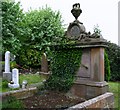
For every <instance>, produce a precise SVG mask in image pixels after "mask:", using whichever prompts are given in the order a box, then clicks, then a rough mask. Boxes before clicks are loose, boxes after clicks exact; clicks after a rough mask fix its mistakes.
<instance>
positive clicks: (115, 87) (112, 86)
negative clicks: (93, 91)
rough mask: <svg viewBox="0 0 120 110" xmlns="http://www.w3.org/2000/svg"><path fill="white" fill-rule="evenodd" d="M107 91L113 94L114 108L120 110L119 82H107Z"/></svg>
mask: <svg viewBox="0 0 120 110" xmlns="http://www.w3.org/2000/svg"><path fill="white" fill-rule="evenodd" d="M108 84H109V91H110V92H112V93H113V94H114V101H115V108H118V110H120V82H109V83H108Z"/></svg>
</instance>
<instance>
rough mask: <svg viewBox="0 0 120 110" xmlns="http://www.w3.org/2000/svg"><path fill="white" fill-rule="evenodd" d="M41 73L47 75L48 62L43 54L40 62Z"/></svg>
mask: <svg viewBox="0 0 120 110" xmlns="http://www.w3.org/2000/svg"><path fill="white" fill-rule="evenodd" d="M41 72H44V73H48V61H47V56H46V54H45V53H43V55H42V60H41Z"/></svg>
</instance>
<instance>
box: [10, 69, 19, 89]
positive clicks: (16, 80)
mask: <svg viewBox="0 0 120 110" xmlns="http://www.w3.org/2000/svg"><path fill="white" fill-rule="evenodd" d="M12 82H13V84H10V83H8V86H9V87H10V88H19V87H20V85H19V72H18V69H16V68H14V69H12Z"/></svg>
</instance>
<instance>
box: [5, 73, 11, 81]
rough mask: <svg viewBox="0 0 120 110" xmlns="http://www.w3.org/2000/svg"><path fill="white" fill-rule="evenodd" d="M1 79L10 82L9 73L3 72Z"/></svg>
mask: <svg viewBox="0 0 120 110" xmlns="http://www.w3.org/2000/svg"><path fill="white" fill-rule="evenodd" d="M3 78H4V79H6V80H7V81H9V82H10V81H11V80H12V74H11V72H3Z"/></svg>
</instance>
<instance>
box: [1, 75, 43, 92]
mask: <svg viewBox="0 0 120 110" xmlns="http://www.w3.org/2000/svg"><path fill="white" fill-rule="evenodd" d="M44 79H45V78H44V77H43V76H41V75H39V74H27V75H25V74H20V75H19V84H20V85H21V84H22V81H23V80H27V82H28V85H30V84H34V83H39V82H42V81H43V80H44ZM0 87H2V89H0V92H7V91H11V90H16V89H11V88H8V82H6V81H2V83H1V84H0ZM18 89H19V88H18Z"/></svg>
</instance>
